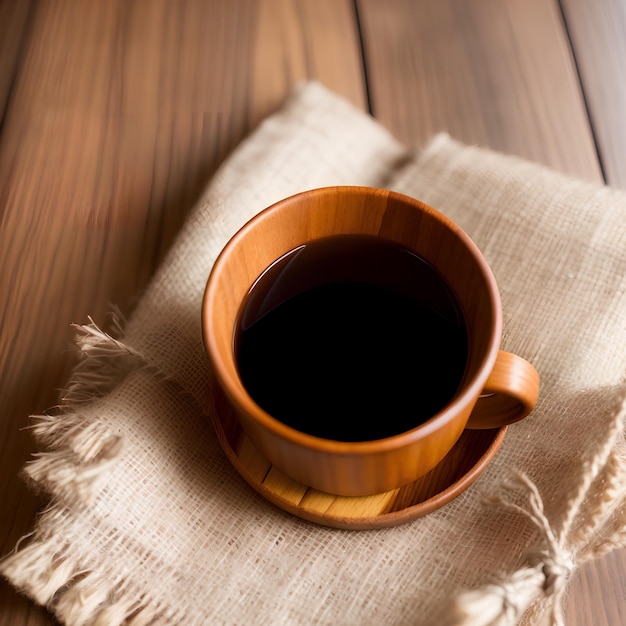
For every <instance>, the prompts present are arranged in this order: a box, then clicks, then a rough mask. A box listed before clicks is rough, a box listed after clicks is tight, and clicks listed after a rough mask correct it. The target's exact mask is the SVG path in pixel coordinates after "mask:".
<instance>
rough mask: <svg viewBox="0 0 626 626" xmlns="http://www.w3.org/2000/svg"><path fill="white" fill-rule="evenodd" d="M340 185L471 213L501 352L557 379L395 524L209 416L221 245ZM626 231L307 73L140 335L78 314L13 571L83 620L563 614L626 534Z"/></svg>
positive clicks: (512, 163)
mask: <svg viewBox="0 0 626 626" xmlns="http://www.w3.org/2000/svg"><path fill="white" fill-rule="evenodd" d="M335 184H348V185H350V184H358V185H370V186H377V187H385V188H389V189H393V190H396V191H400V192H403V193H407V194H409V195H411V196H413V197H416V198H419V199H420V200H423V201H425V202H427V203H429V204H431V205H432V206H434V207H435V208H437V209H439V210H440V211H442V212H443V213H445V214H447V215H448V216H449V217H451V218H452V219H453V220H454V221H456V222H457V223H458V224H459V225H460V226H461V227H462V228H463V229H464V230H465V231H466V232H467V233H468V234H469V235H470V236H471V237H472V238H473V239H474V241H475V242H476V243H477V244H478V246H479V247H480V248H481V250H482V251H483V253H484V254H485V256H486V258H487V260H488V261H489V263H490V264H491V266H492V268H493V270H494V274H495V276H496V279H497V281H498V284H499V287H500V290H501V293H502V300H503V309H504V317H505V332H504V338H503V346H502V347H503V348H504V349H506V350H509V351H511V352H515V353H517V354H519V355H521V356H523V357H524V358H526V359H528V360H529V361H531V362H532V363H533V364H534V365H535V367H536V368H537V370H538V371H539V373H540V375H541V378H542V387H541V393H540V399H539V403H538V405H537V407H536V409H535V411H534V412H533V414H532V415H531V416H530V417H528V418H527V419H526V420H524V421H522V422H519V423H517V424H515V425H513V426H511V427H510V428H509V431H508V433H507V436H506V438H505V441H504V445H503V447H502V448H501V450H500V452H499V453H498V455H497V456H496V458H495V459H494V461H493V462H492V463H491V464H490V466H489V467H488V469H487V470H486V471H485V473H484V474H483V475H482V476H481V477H480V479H479V480H478V482H477V483H475V484H474V485H473V486H472V487H471V488H470V489H468V490H467V491H465V492H464V493H463V494H461V495H460V496H459V497H458V498H456V499H455V500H454V501H453V502H452V503H450V504H448V505H446V506H445V507H443V508H442V509H440V510H438V511H436V512H434V513H431V514H429V515H428V516H426V517H423V518H421V519H418V520H416V521H414V522H411V523H409V524H405V525H402V526H399V527H395V528H390V529H384V530H372V531H344V530H336V529H330V528H325V527H322V526H318V525H314V524H310V523H307V522H305V521H303V520H300V519H298V518H295V517H293V516H291V515H289V514H288V513H285V512H283V511H281V510H279V509H277V508H276V507H274V506H273V505H272V504H270V503H268V502H266V501H265V500H264V499H263V498H262V497H260V496H259V495H257V494H256V493H255V492H254V491H253V490H252V489H251V488H250V487H249V486H248V485H247V484H246V483H245V482H244V481H243V480H242V479H241V478H240V477H239V475H238V474H237V472H236V471H235V470H234V469H233V468H232V467H231V466H230V464H229V463H228V461H227V460H226V458H225V457H224V455H223V453H222V451H221V448H220V446H219V444H218V442H217V439H216V437H215V435H214V433H213V431H212V429H211V426H210V424H209V420H208V417H207V415H208V414H209V412H210V411H211V390H212V385H213V381H212V377H211V372H210V371H209V367H208V363H207V360H206V357H205V354H204V349H203V346H202V339H201V330H200V306H201V301H202V296H203V292H204V287H205V284H206V279H207V277H208V274H209V272H210V269H211V266H212V263H213V261H214V260H215V258H216V256H217V254H218V253H219V251H220V250H221V248H222V247H223V245H224V244H225V243H226V241H227V240H228V238H229V237H230V236H231V235H232V234H234V232H235V231H236V230H237V229H238V228H239V227H240V226H242V225H243V224H244V223H245V221H247V220H248V219H249V218H250V217H252V216H253V215H254V214H256V213H257V212H258V211H260V210H261V209H263V208H265V207H266V206H269V205H270V204H271V203H272V202H274V201H276V200H279V199H281V198H283V197H286V196H289V195H291V194H293V193H296V192H299V191H304V190H306V189H311V188H315V187H320V186H328V185H335ZM624 224H626V194H623V193H621V192H618V191H616V190H611V189H609V188H606V187H602V186H599V185H594V184H590V183H585V182H582V181H577V180H573V179H571V178H568V177H565V176H562V175H560V174H557V173H555V172H553V171H551V170H549V169H547V168H545V167H541V166H538V165H536V164H532V163H528V162H526V161H523V160H521V159H516V158H513V157H509V156H504V155H500V154H496V153H494V152H491V151H488V150H486V149H482V148H478V147H470V146H465V145H462V144H460V143H458V142H455V141H454V140H453V139H451V138H450V137H448V136H447V135H444V134H442V135H438V136H436V137H435V138H433V140H432V141H431V142H430V143H429V145H428V146H426V148H424V149H423V150H421V151H419V152H412V151H410V150H408V149H407V148H405V147H404V146H402V145H401V144H400V143H399V142H397V141H396V140H395V139H394V138H393V137H392V136H391V135H390V134H389V133H388V132H387V131H386V130H385V129H384V128H382V127H381V126H380V125H379V124H378V123H377V122H376V121H375V120H373V119H372V118H370V117H369V116H367V115H366V114H364V113H363V112H361V111H359V110H357V109H356V108H354V107H353V106H352V105H350V104H349V103H347V102H345V101H344V100H342V99H341V98H340V97H338V96H336V95H335V94H333V93H331V92H329V91H328V90H327V89H326V88H324V87H323V86H321V85H320V84H318V83H316V82H312V83H304V84H301V85H299V86H298V87H297V88H296V89H295V90H294V92H293V94H292V95H291V96H290V97H289V99H288V100H287V101H286V103H285V105H284V106H283V108H282V109H281V110H279V111H278V112H276V113H275V114H273V115H272V116H270V117H268V118H267V119H266V120H265V121H264V122H263V123H262V124H261V125H260V126H259V127H258V128H257V129H256V130H255V131H254V132H253V133H252V134H251V135H250V136H249V137H248V138H247V139H246V140H245V141H244V142H243V143H242V144H241V145H240V146H239V147H238V148H237V149H236V150H235V152H234V153H233V154H232V155H231V156H230V157H229V159H228V160H227V161H226V162H225V163H224V164H223V165H222V167H221V168H220V170H219V171H218V172H217V173H216V174H215V176H214V177H213V179H212V180H211V181H210V182H209V184H208V186H207V188H206V191H205V193H204V195H203V197H202V199H201V200H200V201H199V203H198V205H197V206H196V207H195V208H194V209H193V211H192V212H191V214H190V216H189V218H188V220H187V222H186V224H185V225H184V227H183V229H182V231H181V233H180V234H179V236H178V238H177V240H176V241H175V243H174V245H173V247H172V249H171V250H170V252H169V254H168V255H167V257H166V259H165V261H164V262H163V264H162V266H161V267H160V268H159V270H158V271H157V273H156V275H155V276H154V278H153V280H152V282H151V284H150V286H149V288H148V290H147V291H146V293H145V294H144V295H143V297H142V298H141V300H140V302H139V304H138V306H137V308H136V309H135V311H134V312H133V313H132V315H131V317H130V319H129V320H128V323H127V324H126V328H125V329H124V333H123V334H122V333H121V331H120V329H117V330H115V329H113V330H111V331H110V334H109V335H105V334H104V333H103V332H102V331H100V330H99V329H98V328H97V327H96V326H95V324H86V325H85V326H83V327H82V328H81V329H80V333H79V338H78V345H79V347H80V348H81V353H82V354H83V355H84V358H83V359H82V360H81V361H80V362H79V364H78V365H77V369H76V372H75V374H74V377H73V380H72V381H70V384H69V386H68V393H67V394H66V398H67V399H66V401H65V402H64V409H63V410H62V411H61V412H60V413H59V414H55V415H45V416H38V417H37V418H35V424H34V432H35V434H36V435H37V436H38V437H39V438H40V439H41V441H42V442H43V443H45V444H47V445H48V451H47V452H45V453H44V454H42V455H39V456H37V457H36V458H34V459H33V461H32V462H31V463H29V465H28V466H27V468H26V469H25V472H26V474H27V475H28V477H29V479H31V480H33V481H35V482H36V483H37V484H38V485H39V486H40V487H41V488H43V489H45V490H46V491H47V492H48V493H49V494H50V506H49V507H48V508H47V509H46V511H45V512H44V513H43V515H42V516H41V517H40V518H39V519H38V521H37V526H36V528H35V531H34V534H33V536H32V537H31V538H30V539H29V540H28V541H24V542H23V543H22V544H21V545H20V547H19V548H18V549H17V550H16V551H15V552H14V553H11V554H10V555H8V556H7V557H5V559H4V560H3V561H2V562H1V563H0V572H1V573H2V574H3V575H4V576H5V577H6V578H8V580H10V581H11V582H12V583H13V584H14V585H15V586H16V587H18V588H19V589H21V590H23V591H24V592H25V593H27V594H28V595H29V596H30V597H32V598H33V599H34V600H35V601H36V602H39V603H41V604H44V605H47V606H49V608H50V610H51V611H52V612H53V613H54V614H55V615H56V616H57V617H58V619H59V620H60V621H61V622H63V623H66V624H93V623H102V624H122V623H130V624H134V625H135V626H136V625H139V624H151V623H160V624H187V625H194V624H198V625H200V624H229V625H230V624H233V625H235V624H328V625H333V626H335V625H338V624H345V625H353V624H354V625H357V624H358V625H359V626H363V625H368V624H371V625H376V626H380V625H385V624H390V625H391V624H393V625H405V624H406V625H409V624H410V625H421V624H424V625H430V624H444V623H449V624H470V623H472V624H479V623H489V622H485V621H483V622H480V621H471V620H472V619H474V618H472V610H474V613H475V612H476V606H482V605H480V602H481V601H483V602H487V604H488V606H489V609H488V610H490V611H493V612H494V615H499V616H501V618H502V620H503V621H501V622H499V623H502V624H514V623H518V622H520V623H529V624H540V623H543V622H544V621H545V622H546V623H547V622H549V621H550V620H552V621H554V622H556V621H558V620H559V612H558V603H559V602H560V601H561V594H562V591H563V590H564V588H565V587H566V583H567V580H568V578H569V576H570V575H571V572H572V571H573V569H574V568H575V567H576V565H577V564H580V563H582V562H584V561H585V560H588V559H591V558H594V557H595V556H597V555H599V554H602V553H603V552H606V551H608V550H610V549H613V548H614V547H617V546H620V545H622V543H623V541H624V518H623V513H621V510H622V509H623V505H624V488H623V487H622V485H623V484H624V483H625V478H626V471H625V470H624V461H623V457H624V446H623V428H624V410H623V400H624V372H625V371H626V350H624V346H625V345H626V324H625V323H624V319H625V315H626V254H625V253H624V250H626V228H625V226H624ZM96 322H98V320H96ZM520 474H521V475H522V477H523V478H524V479H523V480H522V479H521V478H520V477H519V475H520ZM533 498H534V500H533ZM538 498H539V500H538ZM541 507H543V508H541ZM533 511H534V517H533V516H532V512H533ZM529 512H530V514H529ZM466 591H470V592H473V594H474V595H469V596H468V595H467V594H464V592H466ZM507 594H508V595H507ZM455 599H458V602H455ZM477 601H478V604H477ZM472 607H474V609H472ZM481 611H482V609H481ZM483 613H484V612H483ZM484 614H486V613H484ZM505 620H506V621H505Z"/></svg>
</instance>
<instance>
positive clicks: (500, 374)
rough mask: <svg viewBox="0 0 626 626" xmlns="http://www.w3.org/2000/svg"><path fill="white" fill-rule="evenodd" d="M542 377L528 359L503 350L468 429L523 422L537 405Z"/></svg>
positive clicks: (498, 426) (477, 403)
mask: <svg viewBox="0 0 626 626" xmlns="http://www.w3.org/2000/svg"><path fill="white" fill-rule="evenodd" d="M538 396H539V374H538V373H537V370H536V369H535V368H534V367H533V366H532V365H531V364H530V363H529V362H528V361H526V360H525V359H523V358H522V357H520V356H517V355H516V354H512V353H511V352H505V351H504V350H500V351H499V352H498V358H497V359H496V364H495V365H494V368H493V370H492V371H491V374H490V375H489V378H488V379H487V382H486V383H485V388H484V390H483V393H482V394H481V395H480V397H479V398H478V401H477V402H476V406H475V407H474V409H473V411H472V414H471V415H470V418H469V421H468V423H467V428H471V429H485V428H500V427H501V426H506V425H507V424H512V423H513V422H518V421H519V420H521V419H524V418H525V417H526V416H527V415H528V414H529V413H530V412H531V411H532V410H533V409H534V408H535V405H536V404H537V398H538Z"/></svg>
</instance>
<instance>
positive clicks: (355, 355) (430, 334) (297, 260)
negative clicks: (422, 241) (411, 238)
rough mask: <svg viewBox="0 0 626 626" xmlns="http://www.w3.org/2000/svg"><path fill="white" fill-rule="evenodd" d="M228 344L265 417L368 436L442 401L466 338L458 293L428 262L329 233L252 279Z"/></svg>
mask: <svg viewBox="0 0 626 626" xmlns="http://www.w3.org/2000/svg"><path fill="white" fill-rule="evenodd" d="M234 349H235V355H236V360H237V366H238V368H239V373H240V376H241V379H242V382H243V384H244V386H245V387H246V389H247V391H248V393H249V394H250V396H251V397H252V398H253V399H254V401H255V402H256V403H257V404H258V405H259V406H261V407H262V408H263V409H264V410H265V411H267V412H268V413H269V414H270V415H272V416H274V417H275V418H277V419H278V420H280V421H282V422H284V423H285V424H288V425H289V426H292V427H293V428H296V429H298V430H300V431H303V432H306V433H309V434H312V435H316V436H318V437H324V438H326V439H333V440H338V441H367V440H374V439H381V438H384V437H389V436H392V435H396V434H398V433H401V432H405V431H407V430H410V429H412V428H414V427H416V426H419V425H420V424H422V423H423V422H425V421H426V420H428V419H429V418H430V417H432V416H433V415H434V414H435V413H437V412H438V411H439V410H441V409H442V408H443V407H445V406H446V404H448V403H449V402H450V400H451V399H452V398H453V396H454V394H455V393H456V391H457V389H458V388H459V386H460V383H461V380H462V378H463V374H464V371H465V366H466V361H467V354H468V340H467V331H466V327H465V321H464V317H463V313H462V310H461V308H460V306H459V304H458V302H457V300H456V298H455V297H454V295H453V293H452V291H451V289H450V288H449V286H448V285H447V284H446V282H445V281H444V280H443V279H442V278H441V277H440V276H439V274H438V273H437V271H436V270H435V269H434V268H433V267H432V266H430V265H429V264H428V263H427V262H426V261H424V260H423V259H421V258H420V257H418V256H416V255H415V254H414V253H412V252H410V251H409V250H407V249H405V248H403V247H401V246H399V245H398V244H396V243H394V242H390V241H387V240H385V239H381V238H377V237H372V236H363V235H336V236H330V237H326V238H323V239H318V240H315V241H313V242H311V243H308V244H306V245H303V246H300V247H298V248H296V249H294V250H292V251H290V252H289V253H287V254H286V255H284V256H283V257H281V258H280V259H279V260H278V261H276V262H275V263H274V264H272V265H271V266H270V267H269V268H268V269H267V270H266V271H265V272H264V273H263V274H262V275H261V276H260V277H259V278H258V279H257V281H256V282H255V283H254V285H253V286H252V288H251V289H250V292H249V293H248V295H247V298H246V300H245V301H244V302H243V304H242V306H241V309H240V311H239V314H238V321H237V327H236V329H235V336H234Z"/></svg>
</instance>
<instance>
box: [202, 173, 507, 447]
mask: <svg viewBox="0 0 626 626" xmlns="http://www.w3.org/2000/svg"><path fill="white" fill-rule="evenodd" d="M328 192H332V193H337V194H341V193H351V194H358V195H364V196H369V195H372V194H384V195H386V196H387V197H389V198H392V199H396V200H399V201H401V202H404V203H408V204H410V205H412V206H414V207H416V208H418V209H419V210H420V211H424V210H425V211H427V212H428V213H429V214H430V215H431V216H432V217H433V218H435V219H436V220H437V221H439V222H441V223H443V224H445V225H446V226H447V227H450V228H451V229H452V230H453V231H454V234H455V236H456V237H457V238H458V239H460V240H461V242H462V243H463V245H464V246H465V247H466V248H467V250H468V251H469V252H470V254H471V256H472V258H473V260H474V262H475V263H476V267H477V269H479V270H480V272H481V274H482V276H483V278H484V282H485V285H486V291H487V292H488V293H489V296H490V302H489V305H490V309H491V315H492V320H493V324H492V329H491V332H490V336H489V341H488V342H487V346H486V349H485V355H484V358H483V360H482V363H481V364H480V366H479V367H478V369H477V370H476V372H475V373H474V374H473V376H472V377H471V378H470V379H469V380H466V381H464V382H463V385H462V388H461V389H460V390H459V391H457V393H456V394H455V396H454V398H453V399H452V400H451V401H450V402H449V403H448V404H446V406H445V407H444V408H443V409H441V410H440V411H438V412H437V413H435V415H433V416H432V417H430V418H429V419H428V420H426V421H425V422H423V423H421V424H419V425H417V426H415V427H414V428H412V429H410V430H406V431H403V432H400V433H396V434H394V435H390V436H388V437H385V438H381V439H373V440H365V441H338V440H334V439H327V438H323V437H319V436H317V435H312V434H309V433H306V432H303V431H300V430H298V429H296V428H293V427H292V426H289V425H287V424H285V423H284V422H281V421H280V420H279V419H277V418H275V417H273V416H272V415H271V414H269V413H268V412H267V411H265V410H264V409H263V408H262V407H261V406H259V405H258V404H257V403H256V402H255V401H254V400H253V399H252V397H251V396H250V395H249V394H248V392H247V390H246V389H245V387H244V386H243V384H242V383H241V382H240V381H239V384H235V383H233V381H232V379H231V377H230V375H229V373H228V372H227V368H226V366H225V365H224V363H223V362H222V360H221V358H219V357H217V356H216V355H220V350H219V348H218V346H217V345H216V341H215V339H214V335H213V333H212V332H211V328H212V320H211V316H210V314H209V311H210V310H211V302H212V300H213V299H215V298H216V297H217V295H216V292H215V284H216V276H217V275H218V273H219V272H220V271H221V270H222V267H223V266H224V264H225V263H226V260H227V259H228V257H229V256H230V255H231V254H233V252H234V250H235V249H236V246H237V245H238V243H239V241H240V240H241V239H242V238H244V237H245V236H246V234H247V233H248V231H250V230H252V229H254V228H255V227H257V225H258V224H259V223H260V222H261V221H263V220H265V219H268V218H269V217H270V216H271V215H273V214H274V213H275V212H276V211H279V210H281V207H284V206H285V205H286V204H291V203H293V202H295V201H297V200H298V198H299V197H300V196H305V195H309V196H311V194H315V195H319V194H323V193H328ZM201 313H202V319H201V328H202V340H203V343H204V347H205V351H206V353H207V356H208V358H209V361H210V363H211V366H212V368H213V372H214V375H215V378H216V379H217V384H219V385H220V386H221V388H222V390H223V392H224V393H225V394H226V396H227V397H228V399H229V401H230V402H231V403H233V405H235V406H236V407H237V409H238V410H239V411H241V412H243V413H245V414H247V415H248V416H250V417H251V418H252V419H253V420H254V421H256V422H257V423H258V424H260V425H261V426H262V427H264V428H266V429H267V430H269V431H271V432H272V433H273V434H274V435H275V436H278V437H280V438H282V439H284V440H287V441H290V442H292V443H293V444H295V445H298V446H301V447H305V448H308V449H311V450H317V451H321V452H329V451H332V452H333V453H336V454H350V455H367V454H370V453H372V452H377V453H378V452H384V451H390V450H394V449H397V448H400V447H403V446H405V445H407V444H409V443H414V442H416V441H418V440H420V439H424V438H427V437H429V436H430V435H431V434H432V433H433V432H436V431H438V430H439V429H440V428H441V427H443V426H444V425H445V424H446V423H447V422H449V421H451V420H453V419H454V418H455V416H457V415H458V414H459V413H460V412H462V411H464V410H465V409H466V408H467V406H468V405H469V404H470V403H472V402H474V401H475V398H477V397H478V396H479V395H480V393H481V391H482V389H483V388H484V385H485V383H486V381H487V378H488V376H489V374H490V372H491V370H492V369H493V366H494V364H495V361H496V358H497V355H498V351H499V349H500V342H501V337H502V324H503V322H502V307H501V299H500V292H499V289H498V286H497V282H496V279H495V276H494V274H493V271H492V269H491V267H490V266H489V264H488V263H487V260H486V259H485V257H484V256H483V254H482V252H481V250H480V249H479V247H478V246H477V244H476V243H475V242H474V241H473V239H471V237H470V236H469V235H468V234H467V233H466V232H465V231H464V230H463V229H462V228H461V227H460V226H459V225H458V224H456V223H455V222H453V221H452V220H451V219H450V218H448V217H447V216H446V215H445V214H444V213H442V212H441V211H439V210H437V209H435V208H433V207H432V206H430V205H428V204H426V203H424V202H422V201H421V200H417V199H416V198H413V197H411V196H408V195H406V194H402V193H399V192H396V191H392V190H388V189H383V188H380V187H367V186H360V185H339V186H327V187H317V188H313V189H310V190H306V191H302V192H299V193H296V194H292V195H291V196H288V197H286V198H283V199H281V200H278V201H277V202H274V203H273V204H271V205H269V206H268V207H266V208H264V209H262V210H261V211H259V212H258V213H256V214H255V215H254V216H253V217H251V218H250V219H248V220H247V221H246V222H245V223H244V224H243V225H242V226H241V227H240V228H239V229H238V230H237V231H236V232H235V233H234V234H233V235H232V236H231V237H230V238H229V240H228V241H227V242H226V244H225V245H224V246H223V248H222V249H221V251H220V252H219V254H218V256H217V257H216V259H215V262H214V264H213V267H212V268H211V271H210V273H209V277H208V279H207V283H206V287H205V291H204V295H203V299H202V309H201ZM231 356H232V358H233V362H234V355H232V354H231ZM235 369H236V363H235Z"/></svg>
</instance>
